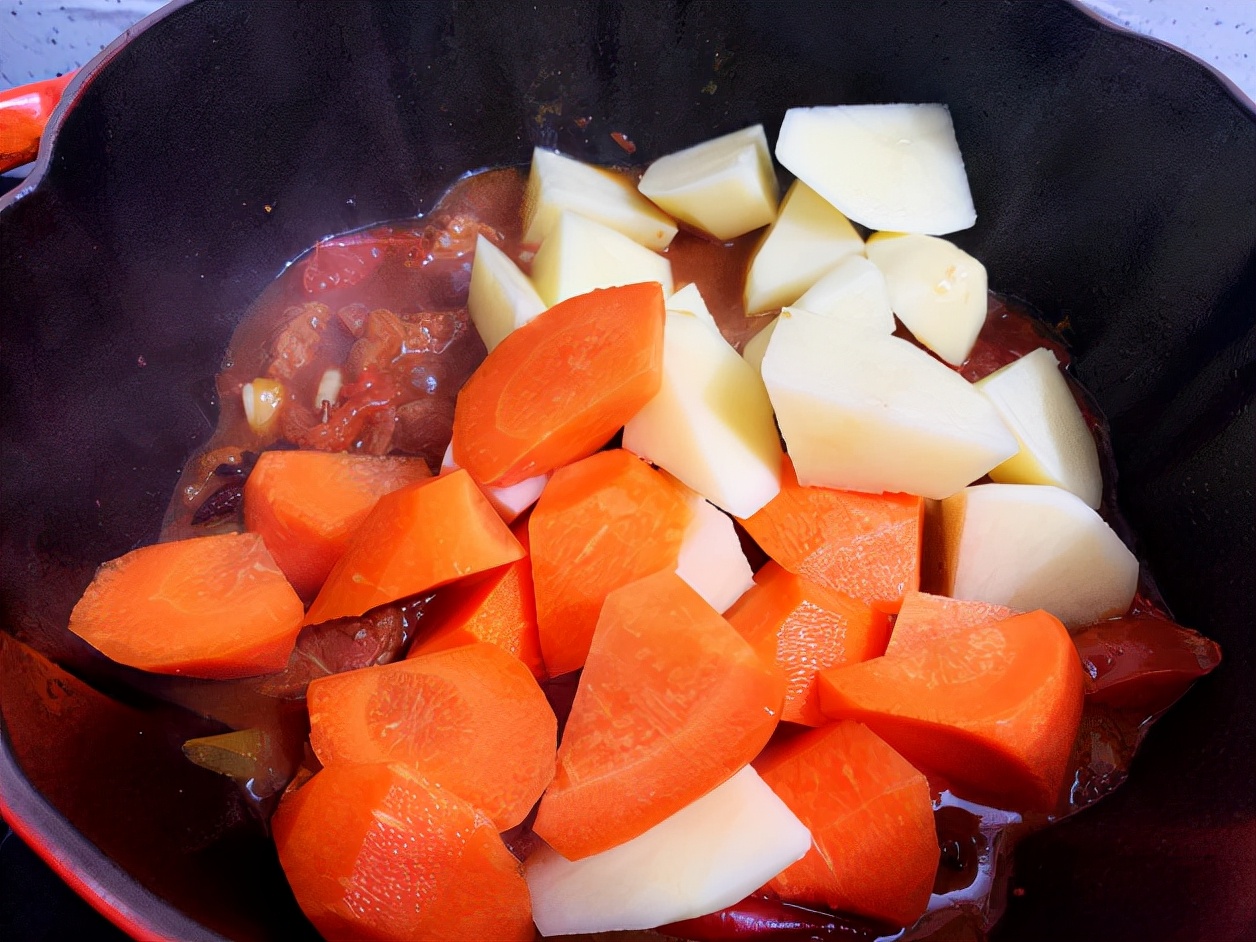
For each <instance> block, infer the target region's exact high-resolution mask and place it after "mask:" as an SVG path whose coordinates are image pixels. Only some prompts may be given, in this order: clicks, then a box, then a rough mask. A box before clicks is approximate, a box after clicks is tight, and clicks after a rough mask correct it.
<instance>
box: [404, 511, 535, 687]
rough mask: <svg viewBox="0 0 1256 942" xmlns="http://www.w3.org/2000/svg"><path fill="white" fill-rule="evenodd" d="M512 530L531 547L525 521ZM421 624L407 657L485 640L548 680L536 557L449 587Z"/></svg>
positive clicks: (424, 616)
mask: <svg viewBox="0 0 1256 942" xmlns="http://www.w3.org/2000/svg"><path fill="white" fill-rule="evenodd" d="M510 532H511V533H513V534H514V535H515V539H517V540H518V541H519V543H520V545H521V546H522V547H523V549H524V552H527V551H528V526H527V524H526V523H521V524H518V525H516V526H513V527H511V528H510ZM422 626H426V627H422ZM422 626H421V630H422V631H423V634H421V635H420V636H419V637H418V639H417V640H416V643H415V645H414V646H413V647H411V648H410V653H409V655H407V656H408V657H420V656H421V655H424V654H431V653H432V652H433V651H444V650H447V649H448V648H456V647H460V646H461V645H464V644H474V643H475V642H477V641H487V642H488V643H490V644H495V645H497V646H498V647H499V648H501V649H502V650H503V651H506V652H507V653H509V654H513V655H514V656H515V657H517V658H519V660H521V661H523V663H524V665H526V666H527V668H528V670H530V671H531V672H532V676H533V677H535V678H536V679H537V680H544V679H545V676H546V674H545V663H544V661H543V660H542V659H541V640H540V638H539V636H538V635H537V628H536V599H535V596H534V594H533V591H532V561H531V560H530V559H529V558H528V557H527V556H525V557H524V558H523V559H517V560H515V561H514V562H513V563H510V564H509V565H506V566H502V567H500V568H498V569H494V570H493V571H491V572H490V573H488V574H487V575H486V576H484V577H483V578H482V579H478V580H476V581H474V582H462V583H457V584H455V585H451V586H447V587H446V588H445V589H443V590H442V591H441V592H440V594H439V595H437V597H436V599H435V600H434V601H433V602H432V604H431V605H429V606H428V607H427V608H426V609H425V610H424V612H423V622H422Z"/></svg>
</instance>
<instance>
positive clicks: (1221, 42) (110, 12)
mask: <svg viewBox="0 0 1256 942" xmlns="http://www.w3.org/2000/svg"><path fill="white" fill-rule="evenodd" d="M162 2H163V0H0V88H5V87H8V86H11V85H20V84H22V83H24V82H32V81H35V80H36V79H43V78H51V77H52V76H54V75H58V74H60V73H62V72H65V71H67V70H69V69H74V68H78V67H79V66H81V65H82V64H83V63H85V62H86V61H87V60H89V59H90V58H91V57H92V56H94V55H95V54H96V53H97V52H99V51H100V50H101V49H102V48H104V46H105V45H106V44H107V43H108V42H109V41H110V40H112V39H113V38H114V37H115V36H117V35H118V34H119V33H121V32H122V31H123V30H124V29H126V28H127V27H128V26H130V25H131V24H132V23H134V22H135V21H136V20H138V19H140V18H141V17H143V16H146V15H147V14H149V13H151V12H152V11H154V10H156V9H158V8H159V7H161V6H162ZM1082 2H1083V3H1085V4H1086V5H1087V6H1089V7H1090V8H1091V9H1093V10H1095V11H1096V12H1097V13H1099V14H1100V15H1101V16H1103V17H1105V18H1107V19H1109V20H1111V21H1112V22H1114V23H1117V24H1119V25H1121V26H1124V27H1127V28H1129V29H1132V30H1134V31H1136V32H1139V33H1144V34H1145V35H1147V36H1154V37H1155V38H1156V39H1160V40H1163V41H1164V42H1167V43H1172V44H1173V45H1175V46H1178V47H1180V48H1182V49H1185V50H1187V51H1188V52H1190V53H1192V54H1194V55H1195V56H1197V57H1198V58H1200V59H1202V60H1203V61H1205V62H1207V63H1208V64H1209V65H1212V66H1213V67H1215V68H1217V69H1219V70H1220V71H1221V72H1223V73H1224V74H1225V75H1227V76H1228V77H1229V78H1230V80H1231V81H1233V82H1234V83H1235V84H1236V85H1238V86H1239V88H1240V89H1242V90H1243V91H1244V92H1246V93H1247V96H1248V97H1249V98H1253V99H1256V0H1082Z"/></svg>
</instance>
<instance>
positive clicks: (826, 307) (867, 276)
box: [790, 255, 894, 334]
mask: <svg viewBox="0 0 1256 942" xmlns="http://www.w3.org/2000/svg"><path fill="white" fill-rule="evenodd" d="M790 307H791V308H802V309H803V310H807V311H810V312H811V313H813V314H819V315H820V316H822V317H834V318H837V319H838V320H840V321H842V322H843V323H846V324H857V325H860V326H863V327H867V328H869V329H871V330H879V331H881V332H882V333H886V334H892V333H894V312H893V311H892V310H891V309H890V293H889V289H887V288H886V285H885V276H884V275H882V274H881V270H880V269H879V268H877V266H876V265H873V264H872V262H870V261H868V260H867V259H866V258H864V257H863V256H862V255H851V256H849V257H848V258H845V259H843V260H842V261H840V262H838V263H837V267H836V268H834V269H833V270H832V271H830V272H829V273H828V274H827V275H825V276H824V277H823V278H821V279H820V280H819V281H817V282H816V283H815V284H814V285H812V286H811V287H810V288H808V289H807V291H806V292H805V293H804V294H803V296H802V297H801V298H799V299H798V300H797V301H795V302H794V303H793V304H791V305H790Z"/></svg>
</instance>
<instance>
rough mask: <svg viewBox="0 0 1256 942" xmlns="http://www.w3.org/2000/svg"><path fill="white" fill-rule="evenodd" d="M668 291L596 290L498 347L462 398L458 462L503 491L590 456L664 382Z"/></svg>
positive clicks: (647, 287) (646, 287) (651, 287)
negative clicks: (664, 345) (665, 322)
mask: <svg viewBox="0 0 1256 942" xmlns="http://www.w3.org/2000/svg"><path fill="white" fill-rule="evenodd" d="M664 319H665V311H664V306H663V289H662V288H661V287H660V286H659V285H658V284H657V283H654V282H648V283H644V284H637V285H626V286H624V287H621V288H606V289H602V290H598V291H591V292H589V293H588V294H582V295H579V296H577V297H574V298H570V299H568V300H566V301H563V302H561V303H559V304H556V305H554V306H553V307H552V308H550V309H549V310H548V311H546V312H544V313H543V314H541V315H540V316H539V317H537V318H536V319H535V320H533V321H531V322H530V323H527V324H525V325H524V326H522V327H520V328H519V329H518V330H516V331H514V332H513V333H512V334H510V335H509V336H508V337H507V338H506V339H505V340H503V341H502V342H501V343H500V344H498V345H497V347H495V348H494V349H493V352H492V353H490V354H489V355H488V358H487V359H485V361H484V362H483V363H481V364H480V366H479V368H478V369H477V370H476V371H475V372H474V373H473V374H472V375H471V378H470V379H469V380H467V384H466V385H465V386H463V387H462V391H461V392H460V393H459V394H458V403H457V406H456V408H455V410H454V431H453V458H454V461H455V462H457V464H458V465H459V466H460V467H463V468H466V469H467V470H468V471H470V472H471V475H472V476H473V477H474V478H475V479H476V480H477V481H479V482H480V483H482V484H486V485H493V486H499V487H509V486H511V485H513V484H518V483H519V482H520V481H522V480H524V479H525V478H530V477H533V476H535V475H538V474H546V473H548V472H550V471H554V470H555V469H557V468H560V467H562V466H563V465H565V464H569V463H570V462H572V461H576V460H578V459H580V458H584V457H586V456H587V455H591V454H592V453H593V452H595V451H597V449H599V448H601V447H602V446H603V445H604V444H606V442H607V441H609V440H610V438H611V436H613V435H614V434H615V432H616V431H618V430H619V429H620V428H621V427H623V425H624V423H626V422H627V421H628V420H629V419H630V418H632V417H633V416H634V415H636V413H637V412H638V411H639V410H640V409H641V407H642V406H644V405H645V404H646V403H647V402H649V401H650V400H651V399H652V398H653V397H654V395H655V393H657V392H658V391H659V387H660V386H661V385H662V382H663V321H664Z"/></svg>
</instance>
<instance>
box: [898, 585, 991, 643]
mask: <svg viewBox="0 0 1256 942" xmlns="http://www.w3.org/2000/svg"><path fill="white" fill-rule="evenodd" d="M1015 614H1016V612H1015V611H1014V610H1013V609H1010V608H1008V607H1007V606H1006V605H995V604H994V603H993V602H966V601H963V600H961V599H948V598H947V597H946V596H943V595H930V594H929V593H927V592H908V593H907V594H906V595H904V596H903V607H902V608H901V609H899V611H898V617H897V618H896V619H894V631H893V632H892V633H891V634H890V643H889V645H888V646H887V647H886V649H885V653H886V654H889V655H898V654H906V653H908V652H909V651H912V650H914V649H915V648H917V647H919V646H920V645H927V644H929V643H930V642H931V641H933V640H934V639H936V638H944V637H946V636H947V635H949V634H950V633H951V632H953V631H960V630H962V629H964V628H977V627H979V626H980V625H986V624H989V623H990V622H992V621H1003V620H1004V619H1005V618H1011V617H1012V616H1013V615H1015Z"/></svg>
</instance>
